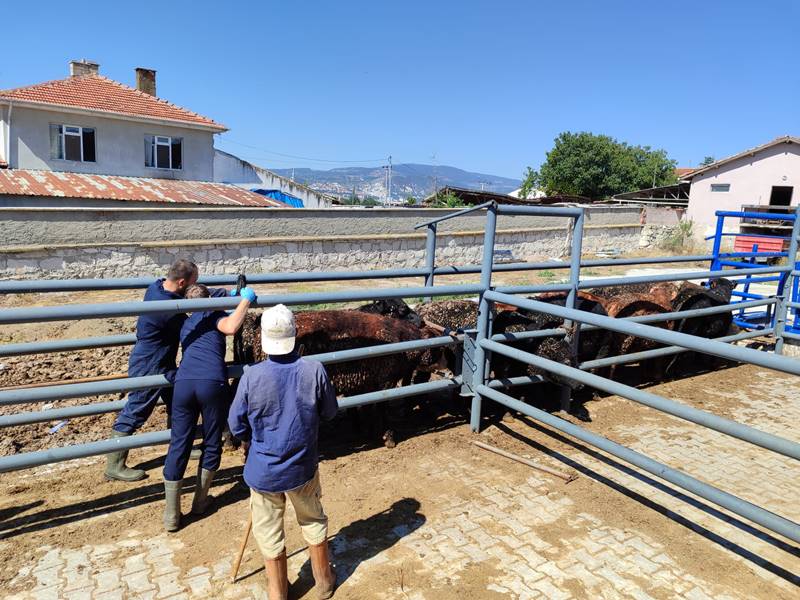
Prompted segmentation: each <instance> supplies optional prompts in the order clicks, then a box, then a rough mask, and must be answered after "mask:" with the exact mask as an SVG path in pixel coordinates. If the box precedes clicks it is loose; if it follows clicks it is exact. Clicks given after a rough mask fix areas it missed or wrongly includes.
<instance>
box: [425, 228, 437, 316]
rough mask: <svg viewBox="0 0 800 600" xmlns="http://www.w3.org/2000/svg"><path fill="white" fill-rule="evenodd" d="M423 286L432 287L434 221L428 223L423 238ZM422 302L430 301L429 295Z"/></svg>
mask: <svg viewBox="0 0 800 600" xmlns="http://www.w3.org/2000/svg"><path fill="white" fill-rule="evenodd" d="M425 269H426V270H427V273H426V274H425V287H433V274H434V271H435V270H436V223H429V224H428V233H427V236H426V238H425ZM422 301H423V302H430V301H431V297H430V296H426V297H425V298H423V299H422Z"/></svg>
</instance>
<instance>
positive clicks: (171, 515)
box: [164, 479, 183, 531]
mask: <svg viewBox="0 0 800 600" xmlns="http://www.w3.org/2000/svg"><path fill="white" fill-rule="evenodd" d="M182 483H183V482H182V481H167V480H166V479H165V480H164V499H165V500H166V506H165V507H164V529H166V530H167V531H178V529H179V528H180V526H181V484H182Z"/></svg>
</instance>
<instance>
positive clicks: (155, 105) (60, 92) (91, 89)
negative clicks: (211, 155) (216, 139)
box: [0, 75, 227, 131]
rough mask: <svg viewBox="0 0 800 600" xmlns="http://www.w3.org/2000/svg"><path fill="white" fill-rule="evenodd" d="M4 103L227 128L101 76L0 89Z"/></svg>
mask: <svg viewBox="0 0 800 600" xmlns="http://www.w3.org/2000/svg"><path fill="white" fill-rule="evenodd" d="M1 101H17V102H20V103H30V104H32V105H45V106H61V107H68V108H77V109H83V110H91V111H97V112H104V113H111V114H118V115H127V116H130V117H139V118H146V119H161V120H165V121H175V122H176V123H185V124H191V125H195V126H201V127H205V128H208V129H212V130H214V131H227V128H226V127H225V126H224V125H222V124H221V123H217V122H216V121H214V120H213V119H209V118H208V117H204V116H203V115H199V114H197V113H196V112H192V111H190V110H187V109H185V108H181V107H180V106H177V105H175V104H172V103H171V102H167V101H166V100H163V99H162V98H157V97H155V96H151V95H149V94H145V93H144V92H141V91H139V90H137V89H134V88H132V87H129V86H127V85H124V84H122V83H119V82H118V81H114V80H113V79H109V78H108V77H103V76H102V75H81V76H78V77H67V78H66V79H57V80H55V81H46V82H44V83H38V84H35V85H29V86H26V87H21V88H15V89H12V90H0V102H1Z"/></svg>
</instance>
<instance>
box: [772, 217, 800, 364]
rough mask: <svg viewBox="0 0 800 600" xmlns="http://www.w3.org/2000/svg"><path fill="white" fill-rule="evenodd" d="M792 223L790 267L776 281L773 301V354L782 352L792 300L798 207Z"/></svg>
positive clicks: (799, 229)
mask: <svg viewBox="0 0 800 600" xmlns="http://www.w3.org/2000/svg"><path fill="white" fill-rule="evenodd" d="M794 217H795V218H794V223H793V224H792V239H791V240H789V254H788V256H787V258H788V263H789V265H790V266H791V267H792V268H791V270H790V271H789V272H788V273H786V278H785V279H784V280H783V281H782V282H779V283H778V294H777V300H778V301H777V302H776V303H775V354H783V344H784V336H783V332H784V330H785V329H786V321H787V319H788V318H789V304H788V303H789V302H790V301H791V300H792V290H793V289H794V275H793V273H794V271H795V270H796V269H797V243H798V240H797V238H798V236H800V208H798V209H797V210H796V211H795V213H794Z"/></svg>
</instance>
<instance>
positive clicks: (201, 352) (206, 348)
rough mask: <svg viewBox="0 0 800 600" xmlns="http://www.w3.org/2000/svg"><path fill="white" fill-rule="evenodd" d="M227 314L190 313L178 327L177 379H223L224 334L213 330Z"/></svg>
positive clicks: (216, 311)
mask: <svg viewBox="0 0 800 600" xmlns="http://www.w3.org/2000/svg"><path fill="white" fill-rule="evenodd" d="M227 316H228V313H226V312H225V311H222V310H209V311H204V312H196V313H192V314H191V315H190V316H189V318H187V319H186V320H185V321H184V322H183V327H181V349H182V350H183V356H182V357H181V365H180V367H178V375H177V377H176V378H175V380H176V381H177V380H180V379H207V380H210V381H223V382H224V381H227V380H228V371H227V368H226V367H225V334H223V333H221V332H220V331H219V329H217V323H219V321H220V319H224V318H225V317H227Z"/></svg>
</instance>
